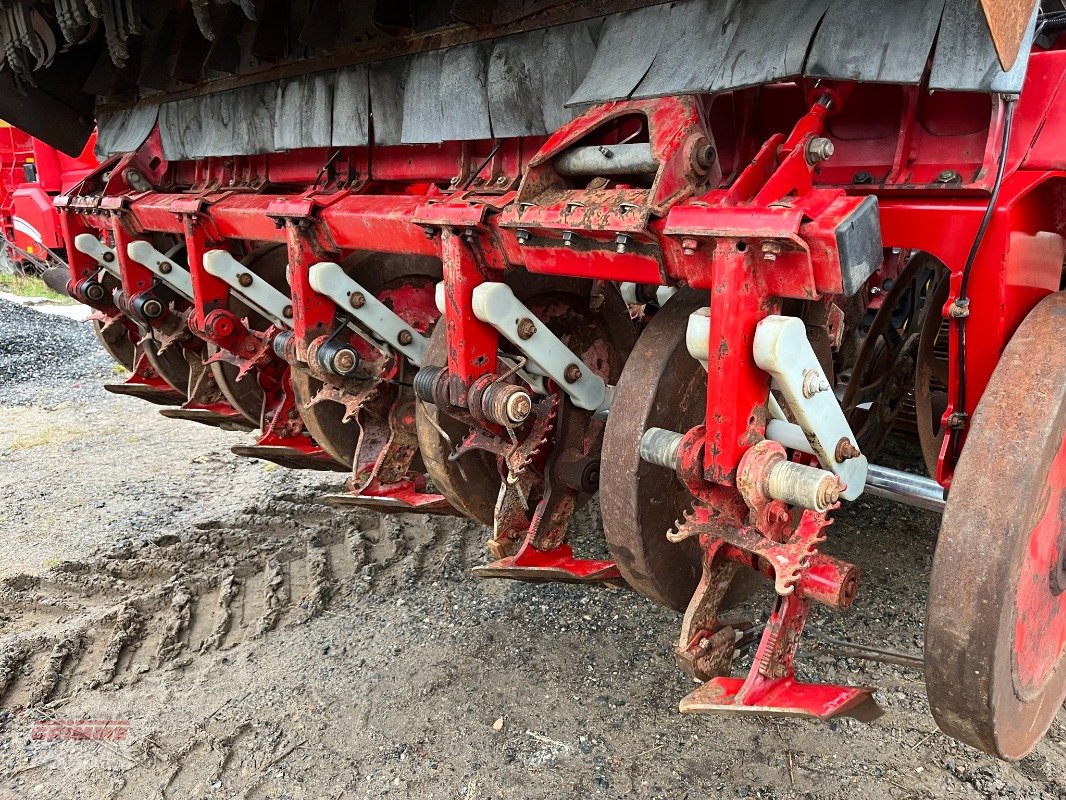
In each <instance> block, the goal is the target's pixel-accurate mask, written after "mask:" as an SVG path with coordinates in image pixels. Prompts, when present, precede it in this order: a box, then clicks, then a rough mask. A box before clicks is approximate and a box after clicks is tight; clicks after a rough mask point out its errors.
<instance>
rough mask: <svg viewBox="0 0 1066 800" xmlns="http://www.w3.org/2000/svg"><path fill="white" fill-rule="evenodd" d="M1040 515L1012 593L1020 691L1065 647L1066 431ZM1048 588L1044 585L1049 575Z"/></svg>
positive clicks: (1046, 671) (1037, 684) (1033, 686)
mask: <svg viewBox="0 0 1066 800" xmlns="http://www.w3.org/2000/svg"><path fill="white" fill-rule="evenodd" d="M1046 486H1047V488H1046V493H1047V505H1046V506H1045V511H1044V515H1043V516H1042V517H1041V518H1040V519H1039V520H1038V521H1037V523H1036V525H1035V526H1033V529H1032V531H1031V532H1030V534H1029V541H1028V543H1027V546H1026V556H1027V557H1026V559H1025V560H1024V561H1023V562H1022V564H1021V574H1020V575H1019V576H1018V589H1017V594H1016V596H1015V608H1016V612H1015V617H1014V659H1015V661H1016V664H1017V666H1016V670H1017V675H1018V682H1019V684H1020V685H1019V688H1020V689H1021V691H1022V694H1023V695H1031V694H1032V693H1033V692H1034V691H1036V690H1037V689H1040V688H1041V687H1042V686H1043V685H1044V684H1045V683H1046V682H1047V679H1048V678H1049V677H1050V675H1051V673H1052V671H1053V670H1054V669H1055V667H1056V666H1058V664H1059V662H1060V661H1061V660H1062V656H1063V654H1064V653H1066V614H1064V613H1063V601H1062V599H1061V594H1062V593H1063V592H1066V584H1064V583H1063V580H1062V578H1061V576H1063V575H1066V569H1064V566H1066V564H1064V559H1066V436H1064V437H1063V440H1062V445H1061V446H1060V447H1059V450H1058V455H1057V456H1056V457H1055V459H1054V460H1053V461H1052V463H1051V470H1050V472H1049V473H1048V476H1047V484H1046ZM1049 575H1050V576H1053V577H1052V591H1051V592H1049V591H1048V576H1049Z"/></svg>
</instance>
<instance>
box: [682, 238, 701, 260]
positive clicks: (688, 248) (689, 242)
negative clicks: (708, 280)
mask: <svg viewBox="0 0 1066 800" xmlns="http://www.w3.org/2000/svg"><path fill="white" fill-rule="evenodd" d="M699 246H700V243H699V242H698V241H697V240H696V239H682V240H681V252H682V253H684V254H685V255H686V256H694V255H696V250H697V249H698V248H699Z"/></svg>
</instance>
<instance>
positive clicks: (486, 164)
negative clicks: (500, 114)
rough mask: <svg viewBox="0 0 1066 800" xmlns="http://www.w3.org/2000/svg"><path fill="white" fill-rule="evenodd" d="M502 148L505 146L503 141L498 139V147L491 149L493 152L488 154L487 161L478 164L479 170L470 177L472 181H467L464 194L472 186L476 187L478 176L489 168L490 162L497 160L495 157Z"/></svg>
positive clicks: (464, 185)
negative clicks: (475, 182)
mask: <svg viewBox="0 0 1066 800" xmlns="http://www.w3.org/2000/svg"><path fill="white" fill-rule="evenodd" d="M502 146H503V139H497V140H496V146H495V147H493V148H492V149H491V150H490V151H489V154H488V155H487V156H485V160H484V161H482V162H481V163H480V164H478V167H477V169H475V170H474V172H473V174H472V175H471V176H470V179H469V180H468V181H467V182H466V183H465V184H463V191H464V192H465V191H466V190H467V189H469V188H470V187H471V186H473V185H474V181H476V180H477V176H478V175H480V174H481V171H482V170H483V169H485V167H487V166H488V165H489V162H490V161H492V159H493V158H495V157H496V154H497V153H498V152H500V148H501V147H502Z"/></svg>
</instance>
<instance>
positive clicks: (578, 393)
mask: <svg viewBox="0 0 1066 800" xmlns="http://www.w3.org/2000/svg"><path fill="white" fill-rule="evenodd" d="M472 300H473V310H474V316H476V317H477V318H478V319H479V320H481V321H482V322H487V323H488V324H490V325H492V327H494V328H495V329H496V330H498V331H499V332H500V335H502V336H503V337H504V338H505V339H507V340H508V341H509V342H511V343H512V344H513V345H514V346H515V347H517V348H518V349H519V351H520V352H521V353H522V354H523V355H524V356H525V357H526V358H528V359H529V360H530V361H532V362H534V364H535V365H536V367H537V368H539V369H536V371H538V372H543V373H544V374H545V375H547V376H548V377H550V378H551V379H552V380H553V381H555V383H556V384H557V385H558V386H559V387H560V388H561V389H562V390H563V391H564V392H566V393H567V394H568V395H569V396H570V399H571V400H573V402H574V405H576V406H577V407H578V408H584V409H586V410H588V411H603V410H605V409H607V408H609V407H610V405H611V400H612V398H613V395H614V392H613V391H612V390H611V387H609V386H607V384H606V383H605V382H604V380H603V379H602V378H601V377H600V376H599V375H597V374H596V373H595V372H593V371H592V370H591V369H590V368H589V367H588V366H586V365H585V364H583V363H582V362H581V359H580V358H578V357H577V356H576V355H575V354H574V353H573V352H572V351H571V350H570V348H568V347H567V346H566V345H565V344H563V342H562V340H560V339H559V337H558V336H556V335H555V334H554V333H552V332H551V331H550V330H548V327H547V326H546V325H544V324H543V323H541V322H540V321H539V320H538V319H537V318H536V316H535V315H534V314H533V312H532V311H530V310H529V309H528V308H527V307H526V306H525V305H524V304H523V303H522V302H521V301H520V300H519V299H518V298H517V297H515V295H514V292H513V291H511V288H510V287H509V286H507V285H506V284H504V283H483V284H481V285H480V286H478V287H477V288H476V289H474V292H473V298H472ZM538 323H539V324H538Z"/></svg>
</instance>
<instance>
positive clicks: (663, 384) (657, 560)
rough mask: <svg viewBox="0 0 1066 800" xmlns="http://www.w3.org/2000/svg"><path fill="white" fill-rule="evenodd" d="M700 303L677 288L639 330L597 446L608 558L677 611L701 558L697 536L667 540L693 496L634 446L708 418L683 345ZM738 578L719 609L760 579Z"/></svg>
mask: <svg viewBox="0 0 1066 800" xmlns="http://www.w3.org/2000/svg"><path fill="white" fill-rule="evenodd" d="M706 305H707V295H706V294H705V293H703V292H698V291H695V290H692V289H683V290H681V291H679V292H678V293H677V294H676V295H674V297H673V298H671V299H670V301H669V302H668V303H667V304H666V305H664V306H663V307H662V309H661V310H660V311H659V312H658V313H657V314H656V315H655V317H654V319H652V321H651V322H650V323H649V325H648V327H647V328H645V329H644V332H643V333H642V334H641V335H640V338H639V339H637V344H636V346H635V347H634V348H633V353H632V355H631V356H630V358H629V360H628V361H627V362H626V366H625V369H624V370H623V371H622V376H621V378H620V379H619V381H618V385H617V386H616V388H615V402H614V404H613V405H612V406H611V412H610V414H609V415H608V417H607V431H606V434H605V436H604V440H603V461H602V467H601V473H600V508H601V512H602V514H603V528H604V533H605V534H606V536H607V545H608V547H609V548H610V550H611V555H612V557H613V558H614V560H615V562H616V563H617V564H618V569H619V570H621V572H622V575H623V577H625V579H626V581H627V582H628V583H629V585H630V586H632V587H633V588H634V589H635V590H636V591H638V592H639V593H640V594H642V595H644V596H645V597H647V598H648V599H650V600H652V601H654V602H656V603H659V604H660V605H664V606H668V607H670V608H673V609H675V610H677V611H683V610H684V609H685V608H686V607H687V606H688V603H689V600H691V599H692V595H693V593H694V592H695V591H696V585H697V584H698V583H699V579H700V575H701V572H702V552H701V550H700V547H699V543H698V540H697V538H689V539H686V540H684V541H681V542H677V543H673V542H670V541H668V540H667V538H666V534H667V533H668V532H669V531H670V530H671V529H672V528H673V527H674V525H675V524H676V523H677V522H678V520H680V519H682V518H683V517H684V514H685V512H686V511H688V510H690V509H691V508H692V495H691V494H690V493H689V491H688V489H687V488H686V487H685V486H684V485H683V484H682V483H681V481H680V480H679V479H678V477H677V476H676V475H675V474H674V473H673V472H671V471H670V470H668V469H665V468H663V467H659V466H656V465H654V464H650V463H648V462H647V461H644V460H643V459H642V458H641V457H640V440H641V437H642V436H643V435H644V432H645V431H646V430H648V429H649V428H664V429H666V430H671V431H677V432H678V433H686V432H687V431H689V430H690V429H692V428H694V427H695V426H697V425H701V424H703V422H704V420H705V418H706V411H707V408H706V406H707V373H706V371H705V370H704V369H703V367H702V366H700V363H699V362H698V361H697V360H696V359H694V358H693V357H692V356H691V355H690V354H689V352H688V348H687V347H686V345H685V333H686V330H687V328H688V318H689V316H690V315H691V314H692V313H693V312H694V311H696V310H698V309H700V308H703V307H705V306H706ZM739 575H740V577H739V578H738V579H737V580H736V582H734V585H733V588H732V589H731V590H730V593H729V596H728V597H727V599H726V600H724V601H723V603H722V605H723V607H726V608H728V607H730V606H731V605H735V604H736V602H738V601H739V600H740V599H742V598H743V597H746V596H747V595H748V594H749V593H750V591H751V590H752V589H753V588H754V586H755V585H757V582H758V580H759V578H758V576H757V575H755V573H754V572H751V573H750V574H748V572H741V573H739Z"/></svg>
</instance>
